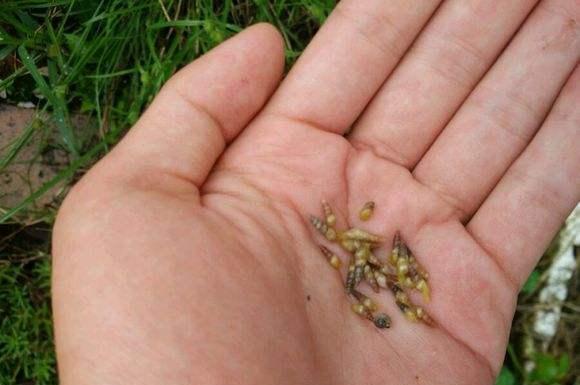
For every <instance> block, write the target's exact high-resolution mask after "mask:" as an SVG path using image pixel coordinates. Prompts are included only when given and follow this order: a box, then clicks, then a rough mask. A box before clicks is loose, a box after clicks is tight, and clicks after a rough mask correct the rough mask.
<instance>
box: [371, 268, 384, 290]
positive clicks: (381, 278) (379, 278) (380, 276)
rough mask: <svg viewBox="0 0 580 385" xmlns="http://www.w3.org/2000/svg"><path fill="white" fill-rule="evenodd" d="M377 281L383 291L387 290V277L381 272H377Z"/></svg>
mask: <svg viewBox="0 0 580 385" xmlns="http://www.w3.org/2000/svg"><path fill="white" fill-rule="evenodd" d="M374 274H375V279H376V281H377V283H378V284H379V286H380V287H382V288H383V289H386V288H387V276H386V275H384V274H383V273H381V272H379V271H375V273H374Z"/></svg>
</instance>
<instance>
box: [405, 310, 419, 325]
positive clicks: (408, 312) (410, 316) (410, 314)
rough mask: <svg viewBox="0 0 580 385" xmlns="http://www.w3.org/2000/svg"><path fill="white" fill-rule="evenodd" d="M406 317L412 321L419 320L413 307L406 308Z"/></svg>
mask: <svg viewBox="0 0 580 385" xmlns="http://www.w3.org/2000/svg"><path fill="white" fill-rule="evenodd" d="M405 318H407V319H408V320H409V321H411V322H417V321H418V318H417V314H415V312H414V311H413V310H411V309H407V310H405Z"/></svg>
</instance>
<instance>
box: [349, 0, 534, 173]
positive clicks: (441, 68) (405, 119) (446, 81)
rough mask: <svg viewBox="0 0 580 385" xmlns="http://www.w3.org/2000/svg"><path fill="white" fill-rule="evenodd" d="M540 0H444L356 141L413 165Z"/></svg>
mask: <svg viewBox="0 0 580 385" xmlns="http://www.w3.org/2000/svg"><path fill="white" fill-rule="evenodd" d="M535 2H536V0H518V1H512V0H505V1H502V2H501V5H500V6H498V5H499V4H498V2H496V1H495V2H488V1H479V0H469V1H465V0H455V1H447V2H445V3H443V5H442V6H441V8H440V9H439V10H438V11H437V13H436V14H435V16H434V17H433V20H432V21H430V22H429V24H428V25H427V27H425V30H424V31H423V32H422V33H421V35H419V38H418V39H417V41H416V42H415V43H414V44H413V47H412V49H411V50H410V51H409V52H408V53H407V55H405V58H404V59H403V61H402V63H401V64H400V65H399V66H398V67H397V69H396V70H395V71H394V72H393V74H392V75H391V77H389V80H388V81H387V82H386V83H385V84H384V85H383V86H382V88H381V90H380V91H379V93H378V94H377V95H376V96H375V97H374V99H373V100H372V102H371V103H370V105H369V106H368V107H367V109H366V110H365V112H364V114H363V115H362V117H361V118H360V119H359V120H358V121H357V124H356V126H355V129H354V130H353V133H352V134H351V135H350V141H351V142H352V143H353V144H354V145H355V147H358V148H370V149H372V150H373V151H374V153H375V154H377V155H379V156H381V157H383V158H385V159H389V160H392V161H394V162H396V163H398V164H401V165H403V166H405V167H407V168H413V167H414V166H415V164H416V163H417V162H418V161H419V159H420V158H421V156H423V154H424V153H425V151H427V149H428V147H429V146H430V145H431V143H433V141H434V140H435V138H436V137H437V135H439V132H440V131H441V130H442V129H443V127H444V126H445V124H446V123H447V122H448V121H449V119H450V118H451V116H452V115H453V113H454V112H455V111H456V110H457V108H458V107H459V106H460V105H461V103H462V102H463V100H464V99H465V98H466V97H467V95H468V94H469V92H471V90H472V89H473V87H474V86H475V84H476V83H477V81H478V80H479V79H480V78H481V76H482V75H483V74H484V73H485V71H486V70H487V69H488V67H489V66H490V65H491V64H492V62H493V60H494V59H495V58H496V57H497V56H498V55H499V53H500V52H501V50H502V48H503V47H504V46H505V44H507V42H508V41H509V39H510V38H511V36H512V35H513V34H514V32H515V31H516V29H517V28H518V26H519V25H520V23H521V22H522V21H523V20H524V19H525V17H526V15H527V14H528V12H529V11H530V9H531V8H532V7H533V5H534V4H535ZM499 8H501V12H498V11H497V10H498V9H499Z"/></svg>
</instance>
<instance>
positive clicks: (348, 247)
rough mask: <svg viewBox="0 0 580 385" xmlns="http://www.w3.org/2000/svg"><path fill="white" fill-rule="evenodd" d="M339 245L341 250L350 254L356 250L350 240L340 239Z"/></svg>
mask: <svg viewBox="0 0 580 385" xmlns="http://www.w3.org/2000/svg"><path fill="white" fill-rule="evenodd" d="M340 245H341V246H342V248H343V249H345V250H346V251H348V252H350V253H352V252H354V251H355V250H356V247H355V244H354V242H353V241H352V240H350V239H344V238H343V239H342V240H341V241H340Z"/></svg>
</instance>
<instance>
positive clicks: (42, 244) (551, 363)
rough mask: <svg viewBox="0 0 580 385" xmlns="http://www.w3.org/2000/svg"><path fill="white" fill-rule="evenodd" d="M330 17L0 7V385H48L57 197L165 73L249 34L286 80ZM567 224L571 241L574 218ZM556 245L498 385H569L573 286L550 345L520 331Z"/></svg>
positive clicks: (267, 7)
mask: <svg viewBox="0 0 580 385" xmlns="http://www.w3.org/2000/svg"><path fill="white" fill-rule="evenodd" d="M334 6H335V1H334V0H291V1H290V0H270V1H265V0H235V1H234V0H223V1H217V0H215V1H214V0H101V1H96V0H53V1H43V0H13V1H10V0H2V1H1V2H0V384H1V385H5V384H6V385H11V384H30V385H48V384H56V383H57V377H56V370H55V358H54V351H53V349H54V346H53V342H52V323H51V310H50V229H51V225H52V222H53V220H54V216H55V212H56V210H57V208H58V205H59V202H60V201H61V200H62V198H63V196H64V195H65V194H66V192H67V189H68V187H69V186H70V185H72V184H73V183H74V182H75V181H76V180H77V179H78V178H79V177H80V176H81V175H82V174H83V173H84V172H85V171H86V170H87V169H88V168H89V167H90V166H91V165H92V164H93V163H95V162H96V161H97V160H98V159H99V158H100V157H101V156H102V155H103V154H104V153H106V152H107V151H108V149H109V148H110V146H112V145H114V144H115V143H116V142H117V141H118V140H119V139H120V138H121V137H122V135H123V134H124V133H125V132H126V130H127V129H128V128H129V127H130V126H131V125H132V124H133V123H134V122H135V121H136V120H137V118H138V117H139V115H140V114H141V112H142V111H143V109H144V108H145V107H146V106H147V104H148V103H149V102H150V101H151V100H152V98H153V97H154V96H155V94H156V93H157V92H158V91H159V88H160V87H161V85H162V84H163V83H164V82H165V81H166V80H167V79H168V78H169V77H170V76H171V75H172V74H173V73H174V72H175V71H176V70H177V69H179V68H180V67H182V66H183V65H185V64H186V63H188V62H190V61H192V60H193V59H195V58H196V57H198V56H199V55H201V54H203V53H204V52H206V51H207V50H209V49H211V48H212V47H214V46H215V45H217V44H219V43H220V42H221V41H223V40H224V39H226V38H228V37H229V36H231V35H232V34H235V33H236V32H238V31H240V30H241V29H243V28H244V27H245V26H247V25H250V24H253V23H256V22H259V21H266V22H269V23H272V24H274V25H275V26H276V27H277V28H278V29H280V31H281V32H282V34H283V36H284V40H285V42H286V61H287V66H288V67H289V66H291V65H292V63H293V62H294V60H295V59H296V58H297V57H298V56H299V55H300V53H301V52H302V50H303V49H304V47H305V46H306V44H307V43H308V41H309V40H310V38H311V37H312V36H313V34H314V33H315V32H316V30H317V29H318V27H319V26H320V25H321V24H322V22H323V21H324V20H325V18H326V17H327V16H328V14H329V13H330V11H331V10H332V8H333V7H334ZM193 86H195V85H193ZM24 109H26V110H24ZM23 111H24V112H23ZM14 116H16V118H14ZM2 119H4V122H3V121H2ZM573 219H574V220H570V221H569V222H570V223H572V225H570V226H572V228H573V230H571V231H572V232H574V231H576V232H577V231H578V230H577V224H578V215H576V216H575V218H573ZM570 226H569V227H570ZM569 231H570V230H568V232H569ZM562 237H563V236H562V235H561V236H559V237H557V238H556V239H555V241H554V242H553V245H552V246H551V247H550V248H549V249H548V250H547V251H546V253H545V255H544V257H543V259H542V261H541V263H540V264H539V266H538V267H537V269H536V270H535V271H534V273H533V274H532V276H531V277H530V279H529V280H528V283H527V284H526V286H525V287H524V289H523V290H522V293H521V294H520V298H519V299H520V301H519V306H518V311H517V313H516V317H515V319H514V326H513V331H512V335H511V338H510V344H509V349H508V354H507V355H506V362H505V365H504V368H503V369H502V372H501V374H500V377H499V378H498V380H497V383H498V384H501V385H514V384H525V385H554V384H575V385H580V382H579V380H578V379H577V377H578V373H579V365H578V364H579V362H578V361H579V357H580V356H579V354H578V343H577V342H578V341H579V340H580V338H579V337H580V335H579V333H578V325H579V323H578V321H579V320H580V315H579V314H580V313H579V307H580V306H579V305H578V288H579V286H578V277H577V273H576V272H574V274H573V276H572V278H571V280H570V281H569V283H568V284H567V288H568V291H569V292H568V295H567V297H566V299H565V300H564V301H563V302H562V301H560V303H558V304H557V306H559V307H560V308H561V309H562V310H561V311H562V316H561V319H560V322H559V323H558V327H557V332H556V334H555V336H554V337H553V338H552V339H551V340H549V341H546V339H545V338H544V339H541V338H539V337H538V336H537V335H535V332H534V330H533V324H534V319H535V317H536V313H537V312H538V310H540V309H542V308H545V307H546V306H552V305H551V304H548V305H546V304H545V303H541V302H540V301H539V297H540V295H539V293H540V292H541V290H542V288H543V287H544V286H546V285H547V284H548V281H549V279H548V276H549V269H550V266H552V265H553V261H554V259H555V258H556V257H558V255H560V254H561V253H562V252H563V248H565V247H568V246H569V245H566V244H563V242H562ZM568 238H569V237H568ZM568 243H569V242H568ZM574 252H577V250H574ZM574 258H576V260H577V255H575V256H574Z"/></svg>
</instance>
